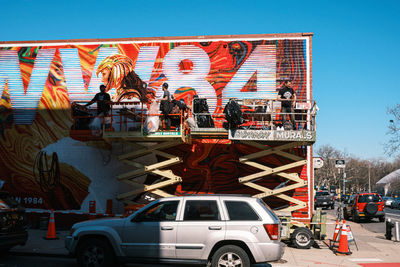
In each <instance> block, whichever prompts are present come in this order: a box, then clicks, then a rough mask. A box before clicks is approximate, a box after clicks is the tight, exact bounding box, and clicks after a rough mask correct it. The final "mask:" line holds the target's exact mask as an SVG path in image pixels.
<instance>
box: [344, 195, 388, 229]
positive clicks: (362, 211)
mask: <svg viewBox="0 0 400 267" xmlns="http://www.w3.org/2000/svg"><path fill="white" fill-rule="evenodd" d="M343 215H344V219H345V220H348V219H349V218H350V217H351V218H352V220H353V221H355V222H359V221H360V218H365V219H367V220H370V219H372V218H378V219H379V221H380V222H384V221H385V205H384V203H383V199H382V198H381V197H380V195H379V194H377V193H357V194H353V195H351V197H350V199H349V200H348V201H347V202H346V203H345V206H344V208H343Z"/></svg>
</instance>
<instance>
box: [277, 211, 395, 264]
mask: <svg viewBox="0 0 400 267" xmlns="http://www.w3.org/2000/svg"><path fill="white" fill-rule="evenodd" d="M327 222H328V223H335V222H336V218H334V217H333V216H330V215H328V218H327ZM346 224H348V225H350V227H351V230H352V233H353V236H354V238H355V241H356V243H357V246H358V250H357V249H356V246H355V245H354V243H353V242H351V243H350V244H349V247H350V250H351V251H352V254H351V255H349V256H336V255H335V254H334V253H333V252H332V251H331V250H330V249H329V247H328V246H327V244H329V240H326V241H317V242H316V243H317V245H318V246H319V248H311V249H309V250H300V249H295V248H290V247H286V250H285V254H284V255H283V257H282V260H281V262H283V263H272V266H276V267H278V266H400V242H394V241H390V240H386V239H385V236H384V234H383V233H382V234H378V233H373V232H370V231H368V230H366V229H365V228H363V227H362V226H361V225H360V224H357V223H354V222H351V221H346ZM334 230H335V225H334V224H329V225H327V238H329V239H331V238H332V237H333V232H334ZM392 240H393V239H392ZM387 263H396V264H387Z"/></svg>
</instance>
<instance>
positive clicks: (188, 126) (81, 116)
mask: <svg viewBox="0 0 400 267" xmlns="http://www.w3.org/2000/svg"><path fill="white" fill-rule="evenodd" d="M204 100H205V101H204ZM207 100H209V101H211V102H213V103H215V102H216V103H217V104H216V107H215V110H214V111H212V113H210V112H209V111H208V110H207V108H208V107H207V108H206V109H205V110H204V109H200V112H199V110H198V108H197V107H196V105H197V102H201V101H203V102H205V103H206V105H207ZM229 100H234V101H236V103H238V104H239V105H240V109H241V113H242V121H241V123H240V124H239V125H238V129H244V130H297V131H303V130H306V131H315V130H316V120H315V117H316V113H317V110H318V107H317V106H316V103H315V101H312V100H302V99H299V100H296V105H295V107H294V108H293V111H294V112H292V113H284V112H281V110H282V103H283V102H284V101H285V100H273V99H232V98H231V99H229ZM188 102H189V105H188V109H187V110H180V111H179V112H174V113H172V114H162V113H161V112H159V113H156V114H150V113H149V104H146V103H141V102H139V101H130V102H110V103H109V104H110V106H111V109H110V111H109V113H108V114H107V115H106V116H104V115H102V114H101V115H97V114H96V111H97V109H88V108H86V107H85V106H84V105H82V104H83V103H86V102H74V103H73V104H72V108H71V112H72V117H73V125H72V127H71V129H72V130H91V131H96V130H103V131H106V132H107V131H108V132H122V131H125V132H127V131H128V132H130V131H136V132H140V133H141V134H143V135H146V134H147V133H146V125H145V123H146V119H147V118H149V117H158V118H159V121H160V126H159V127H158V129H157V132H170V131H172V132H173V131H179V130H182V131H184V134H185V135H186V134H188V133H190V131H195V132H201V131H210V130H214V131H227V130H228V129H229V125H228V121H227V120H226V114H225V110H224V109H225V106H222V103H224V102H226V100H225V101H223V99H222V98H218V99H216V100H215V99H214V100H210V99H209V98H207V99H201V98H196V99H193V100H192V101H190V100H189V101H188ZM196 109H197V110H196ZM195 111H197V112H195ZM284 116H286V119H285V117H284ZM291 116H293V117H294V121H295V125H294V128H291V123H290V122H291V120H290V117H291ZM166 117H169V118H170V119H173V120H174V124H173V126H172V127H171V128H170V129H169V127H167V125H165V121H166ZM204 120H205V121H207V120H210V122H209V123H208V124H207V122H206V123H202V121H204ZM283 121H287V122H289V123H286V124H285V125H284V124H283ZM193 122H194V123H193Z"/></svg>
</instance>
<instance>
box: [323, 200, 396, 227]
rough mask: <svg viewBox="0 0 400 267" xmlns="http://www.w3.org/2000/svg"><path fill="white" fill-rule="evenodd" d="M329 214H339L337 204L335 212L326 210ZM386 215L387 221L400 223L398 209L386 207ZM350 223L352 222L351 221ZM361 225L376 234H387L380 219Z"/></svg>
mask: <svg viewBox="0 0 400 267" xmlns="http://www.w3.org/2000/svg"><path fill="white" fill-rule="evenodd" d="M324 211H326V212H327V213H328V214H330V215H333V216H336V214H337V204H336V206H335V209H334V210H324ZM385 213H386V219H389V218H390V219H392V220H397V221H399V222H400V210H398V209H391V208H388V207H386V208H385ZM350 221H352V220H351V219H350ZM359 224H361V225H362V226H363V227H364V228H365V229H367V230H368V231H371V232H374V233H382V234H384V233H385V232H386V225H385V223H384V222H379V220H378V219H375V218H374V219H372V220H370V221H363V220H362V221H360V222H359Z"/></svg>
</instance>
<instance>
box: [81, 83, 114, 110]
mask: <svg viewBox="0 0 400 267" xmlns="http://www.w3.org/2000/svg"><path fill="white" fill-rule="evenodd" d="M110 101H111V97H110V94H109V93H106V86H105V85H103V84H102V85H100V93H97V94H96V95H95V96H94V97H93V99H92V100H90V102H89V103H87V104H86V105H85V107H87V106H90V105H91V104H93V103H95V102H96V103H97V116H107V115H108V112H109V111H110Z"/></svg>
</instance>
